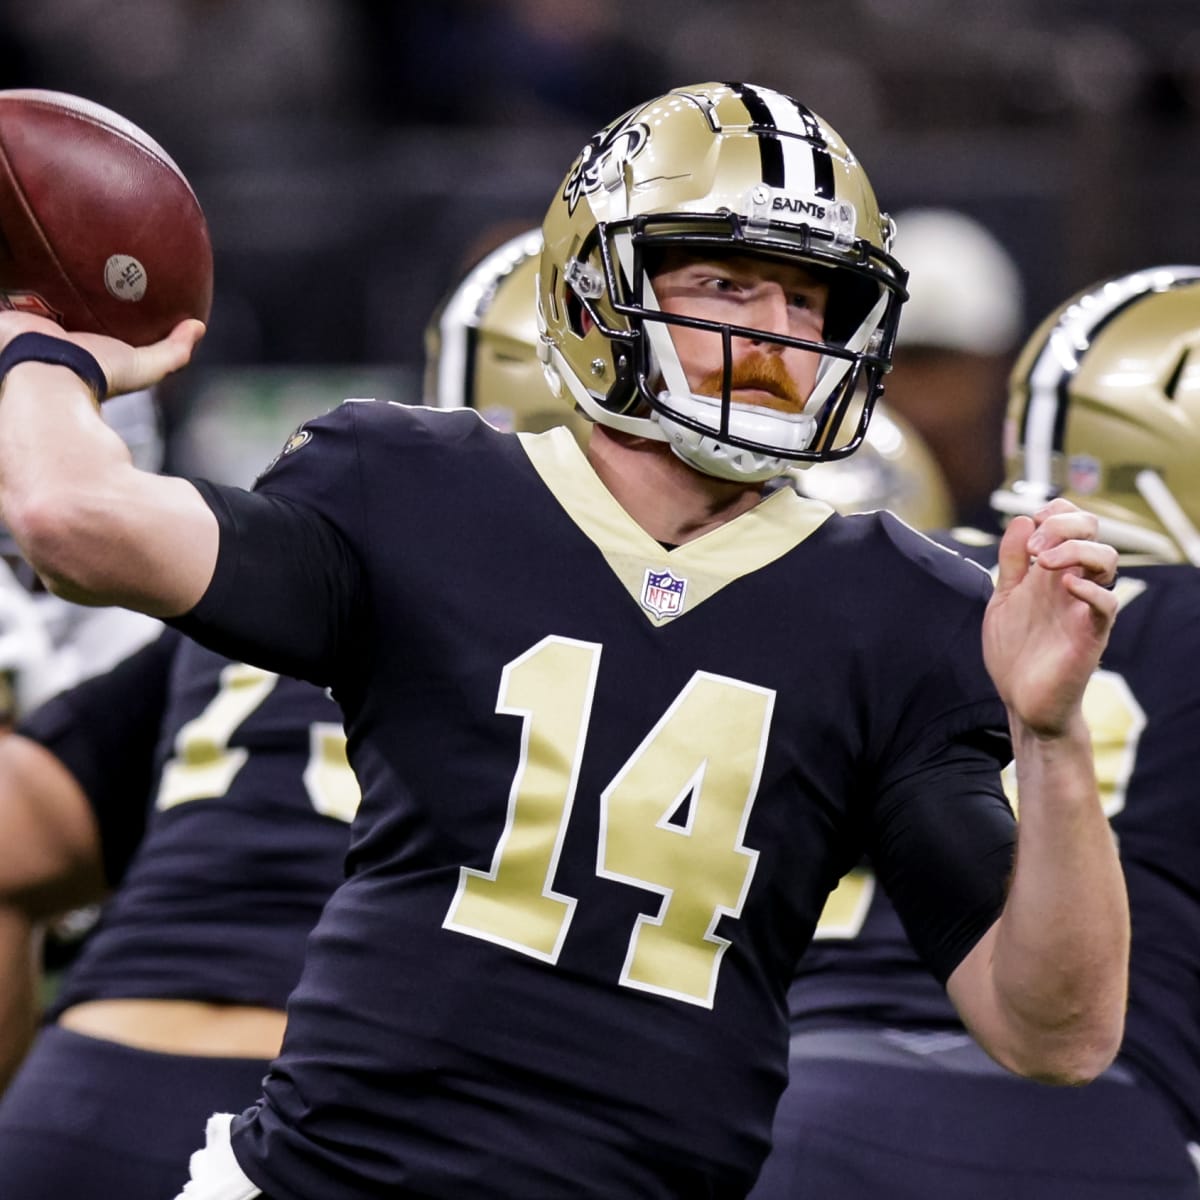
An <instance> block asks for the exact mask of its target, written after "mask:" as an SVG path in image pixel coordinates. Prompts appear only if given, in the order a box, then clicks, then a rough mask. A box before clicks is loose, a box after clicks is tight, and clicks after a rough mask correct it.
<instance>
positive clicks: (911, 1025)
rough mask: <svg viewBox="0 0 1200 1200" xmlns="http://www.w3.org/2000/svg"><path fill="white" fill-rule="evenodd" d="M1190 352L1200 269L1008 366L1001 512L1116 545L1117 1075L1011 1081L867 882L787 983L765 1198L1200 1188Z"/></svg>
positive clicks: (1065, 307) (988, 557)
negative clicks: (1127, 972) (1072, 512)
mask: <svg viewBox="0 0 1200 1200" xmlns="http://www.w3.org/2000/svg"><path fill="white" fill-rule="evenodd" d="M1198 354H1200V267H1163V268H1156V269H1148V270H1144V271H1138V272H1135V273H1133V274H1131V275H1126V276H1122V277H1118V278H1114V279H1107V280H1103V281H1101V282H1100V283H1098V284H1096V285H1094V286H1093V287H1090V288H1087V289H1086V290H1084V291H1083V292H1081V293H1079V294H1078V295H1076V296H1073V297H1072V298H1071V299H1070V300H1068V301H1067V302H1065V303H1064V304H1062V305H1061V306H1060V307H1059V308H1057V309H1056V310H1055V311H1054V313H1052V314H1051V315H1050V316H1049V317H1048V318H1047V319H1046V320H1045V321H1044V322H1043V323H1042V324H1041V326H1040V328H1039V329H1038V330H1037V331H1036V332H1035V333H1034V335H1033V337H1032V338H1031V340H1030V341H1029V343H1028V344H1027V346H1026V347H1025V349H1024V351H1023V353H1022V355H1021V357H1020V359H1019V361H1018V363H1017V365H1016V369H1015V371H1014V373H1013V376H1012V387H1011V399H1010V405H1009V414H1008V422H1009V446H1010V452H1009V455H1008V474H1007V480H1006V482H1005V486H1004V488H1003V490H1001V491H999V492H997V493H996V495H995V496H994V497H993V505H994V507H995V510H996V513H997V516H998V518H1002V519H1007V518H1009V517H1012V516H1013V515H1014V514H1021V513H1027V512H1029V511H1031V510H1033V509H1036V508H1037V507H1038V506H1039V505H1041V504H1042V503H1044V502H1045V501H1046V499H1047V498H1048V497H1049V496H1051V495H1053V494H1059V495H1065V496H1067V497H1068V498H1070V499H1071V500H1073V501H1074V502H1075V503H1077V504H1079V505H1082V506H1085V507H1087V508H1089V509H1091V510H1092V511H1093V512H1095V513H1096V514H1097V515H1098V516H1099V518H1100V531H1101V534H1102V535H1103V536H1104V537H1105V538H1106V539H1107V540H1108V541H1110V542H1111V543H1112V544H1114V545H1115V546H1116V547H1118V548H1119V549H1120V550H1121V552H1122V556H1121V575H1120V578H1119V580H1118V581H1117V586H1116V590H1115V595H1116V598H1117V600H1118V603H1119V604H1120V616H1119V618H1118V620H1117V623H1116V627H1115V629H1114V631H1113V635H1112V638H1111V640H1110V642H1109V644H1108V648H1107V650H1106V651H1105V654H1104V658H1103V661H1102V664H1101V669H1100V670H1098V671H1097V672H1096V673H1095V675H1094V676H1093V678H1092V680H1091V682H1090V684H1089V685H1088V689H1087V691H1086V693H1085V695H1084V713H1085V715H1086V717H1087V719H1088V723H1089V725H1090V726H1091V733H1092V740H1093V745H1094V748H1095V754H1096V763H1097V772H1098V776H1099V782H1100V795H1101V799H1102V801H1103V805H1104V811H1105V813H1106V814H1107V815H1108V817H1109V818H1110V820H1111V822H1112V828H1113V832H1114V833H1115V835H1116V838H1117V844H1118V846H1119V849H1120V855H1121V861H1122V864H1123V867H1124V871H1125V877H1126V880H1127V884H1128V890H1129V900H1130V908H1131V913H1132V918H1133V942H1132V954H1131V979H1130V995H1129V1013H1128V1017H1127V1022H1126V1034H1125V1040H1124V1042H1123V1043H1122V1047H1121V1052H1120V1054H1119V1056H1118V1058H1117V1061H1116V1064H1115V1065H1114V1066H1113V1067H1112V1068H1111V1069H1110V1070H1109V1071H1107V1072H1106V1073H1105V1074H1104V1075H1103V1076H1101V1078H1100V1079H1099V1080H1097V1081H1096V1082H1095V1083H1093V1084H1091V1085H1090V1086H1089V1087H1087V1088H1084V1089H1082V1090H1079V1091H1075V1090H1062V1089H1048V1088H1039V1087H1036V1086H1034V1085H1031V1084H1028V1083H1026V1082H1025V1081H1023V1080H1019V1079H1014V1078H1013V1077H1012V1076H1010V1075H1008V1074H1006V1073H1005V1072H1003V1071H1002V1070H1000V1069H999V1068H998V1067H997V1066H996V1065H995V1064H994V1063H993V1062H992V1061H991V1060H990V1059H988V1058H987V1057H986V1056H985V1055H984V1054H983V1053H982V1052H981V1051H980V1050H979V1049H978V1047H976V1046H975V1044H974V1043H973V1042H972V1041H971V1040H970V1039H969V1037H968V1036H967V1034H966V1031H965V1030H964V1029H963V1026H962V1024H961V1022H960V1021H959V1019H958V1015H957V1014H956V1013H955V1011H954V1009H953V1008H952V1007H951V1006H950V1005H949V1004H948V1003H947V1000H946V997H945V994H944V993H943V992H942V991H941V989H940V988H938V987H937V986H936V985H935V984H933V983H932V981H931V980H930V978H929V973H928V971H926V970H925V969H924V967H923V966H922V964H921V962H920V960H919V958H918V957H917V955H916V953H915V952H914V951H913V949H912V946H911V944H910V943H909V941H908V938H907V937H906V936H905V934H904V930H903V927H902V926H901V924H900V921H899V919H898V917H897V914H896V910H895V908H894V907H893V906H892V905H891V904H890V903H889V902H888V900H887V899H886V897H885V896H884V894H883V891H882V889H880V888H878V887H877V886H876V883H875V880H874V879H873V878H872V876H871V875H870V874H868V873H866V872H861V871H856V872H854V873H853V874H852V875H850V876H847V878H846V879H845V880H844V881H843V884H842V887H841V888H840V889H839V892H838V893H837V894H835V897H834V899H833V900H832V901H831V903H830V905H829V907H828V908H827V910H826V913H825V916H824V917H823V919H822V923H821V927H819V930H818V935H817V940H816V941H815V942H814V944H813V946H812V948H811V950H810V951H809V953H808V954H807V955H806V956H805V958H804V961H803V963H802V964H801V970H800V974H799V977H798V978H797V980H796V982H795V983H794V985H793V987H792V989H791V993H790V996H789V1007H790V1010H791V1022H792V1030H793V1041H792V1054H791V1082H790V1084H789V1086H788V1089H787V1091H786V1092H785V1093H784V1096H783V1099H782V1101H781V1103H780V1107H779V1110H778V1112H777V1115H776V1124H775V1148H774V1150H773V1152H772V1154H771V1156H770V1158H769V1159H768V1160H767V1165H766V1166H765V1168H764V1170H763V1173H762V1176H761V1178H760V1180H759V1183H758V1186H757V1187H756V1189H755V1191H754V1193H753V1195H754V1197H755V1200H793V1198H799V1197H803V1196H811V1195H818V1196H837V1197H839V1200H868V1198H869V1200H875V1198H876V1197H879V1196H888V1197H893V1198H895V1200H917V1198H918V1197H919V1198H920V1200H925V1198H926V1197H929V1196H941V1195H949V1196H971V1197H973V1198H975V1197H978V1198H980V1200H1002V1198H1005V1197H1010V1196H1020V1197H1022V1200H1060V1198H1061V1197H1065V1196H1069V1197H1071V1200H1148V1198H1149V1197H1154V1198H1155V1200H1184V1198H1185V1197H1193V1198H1194V1197H1195V1196H1196V1195H1198V1194H1200V1182H1198V1180H1197V1165H1194V1164H1193V1163H1192V1162H1191V1161H1190V1159H1189V1154H1188V1144H1189V1143H1192V1144H1193V1153H1194V1154H1196V1156H1197V1159H1198V1162H1200V1151H1197V1150H1196V1149H1195V1143H1200V987H1198V981H1200V895H1198V893H1197V890H1196V886H1195V881H1196V878H1197V869H1198V866H1200V816H1198V815H1197V807H1196V804H1195V803H1194V799H1193V796H1192V790H1193V786H1194V782H1193V781H1194V780H1195V778H1196V776H1197V774H1198V773H1200V742H1198V741H1197V738H1196V730H1197V728H1200V692H1198V691H1197V688H1196V666H1195V665H1194V664H1198V663H1200V628H1198V627H1197V622H1196V613H1197V611H1200V571H1197V569H1196V568H1197V567H1200V533H1198V532H1197V529H1196V525H1197V523H1198V522H1200V359H1198V357H1197V356H1198ZM948 544H950V545H952V546H954V547H955V548H956V549H958V550H959V551H960V552H961V553H963V554H964V555H966V556H968V557H970V558H972V559H974V560H975V561H977V562H980V563H981V564H983V565H984V566H986V567H989V568H994V567H995V565H996V556H997V542H996V539H995V538H993V537H990V536H988V535H986V534H980V533H978V532H976V531H973V530H955V531H954V533H953V534H952V535H951V537H950V540H949V543H948ZM1022 815H1024V814H1022Z"/></svg>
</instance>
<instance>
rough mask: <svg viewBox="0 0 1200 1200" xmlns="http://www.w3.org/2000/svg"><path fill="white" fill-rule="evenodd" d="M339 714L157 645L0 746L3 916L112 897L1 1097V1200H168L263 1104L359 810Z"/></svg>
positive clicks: (181, 642) (193, 649)
mask: <svg viewBox="0 0 1200 1200" xmlns="http://www.w3.org/2000/svg"><path fill="white" fill-rule="evenodd" d="M340 716H341V714H340V713H339V712H338V710H337V707H336V705H334V703H333V702H332V701H331V700H330V699H329V698H328V697H327V696H325V694H324V693H323V692H322V691H321V690H320V689H319V688H315V687H313V686H312V685H311V684H306V683H298V682H297V681H295V680H290V679H284V678H280V677H278V676H276V675H274V674H272V673H270V672H268V671H263V670H261V669H259V668H257V667H250V666H247V665H245V664H243V663H234V662H231V661H229V660H228V659H225V658H223V657H221V656H220V655H218V654H214V653H213V652H212V651H209V650H204V649H201V648H200V647H199V646H197V645H195V644H194V643H191V642H188V641H187V640H185V639H181V638H180V636H179V635H178V634H177V633H176V632H174V631H169V632H168V633H166V634H164V635H163V636H162V637H161V638H160V639H159V640H158V641H157V642H155V643H153V644H152V645H151V646H149V647H147V648H146V649H144V650H142V651H140V652H138V653H137V654H135V655H134V656H133V657H131V658H130V659H128V660H127V661H125V662H124V663H122V664H120V665H119V666H118V667H116V668H115V669H114V670H113V671H112V672H110V673H109V674H107V675H101V676H97V677H96V678H94V679H92V680H89V681H87V682H86V683H83V684H80V685H79V686H77V687H76V688H73V689H71V690H70V691H67V692H65V693H63V694H62V695H61V696H59V697H57V698H56V699H54V700H52V701H50V702H49V703H48V704H47V705H45V706H44V707H42V708H41V709H39V710H37V711H36V712H35V713H33V714H32V715H31V716H30V717H28V718H27V719H26V720H25V721H24V722H23V723H22V725H21V726H20V727H19V731H18V733H16V734H13V735H11V736H10V737H8V738H5V739H3V740H0V785H2V786H0V795H2V800H0V830H2V831H3V835H4V836H3V838H2V839H0V845H2V846H3V851H2V853H0V895H2V896H3V898H4V900H5V902H6V904H5V911H6V912H7V911H12V910H14V909H17V908H19V909H20V910H21V911H24V912H25V913H26V914H27V915H30V916H36V915H44V916H51V915H53V914H54V913H55V912H57V911H60V910H61V909H62V908H64V907H67V906H69V905H72V904H75V903H79V902H81V901H96V900H98V899H100V898H101V897H102V896H103V894H104V892H105V891H106V890H108V889H109V888H114V887H115V888H116V891H115V892H114V894H113V896H112V897H111V899H110V900H109V901H108V903H107V905H106V907H105V910H104V915H103V917H102V919H101V922H100V925H99V927H98V928H97V930H96V931H95V932H94V933H93V934H92V935H91V937H90V939H89V940H88V942H87V944H86V945H85V947H84V949H83V951H82V954H81V956H80V957H79V959H78V960H77V961H76V962H75V963H74V964H73V966H72V968H71V970H70V971H69V972H68V974H67V976H66V979H65V981H64V982H63V985H62V987H61V990H60V992H59V994H58V996H57V997H56V999H55V1002H54V1005H53V1008H52V1009H51V1011H50V1012H49V1013H48V1014H47V1024H46V1026H45V1027H44V1028H43V1030H42V1031H41V1033H40V1034H39V1036H38V1039H37V1041H36V1042H35V1044H34V1047H33V1049H32V1051H31V1052H30V1054H29V1057H28V1058H27V1059H26V1061H25V1064H24V1066H23V1067H22V1070H21V1071H20V1073H19V1074H18V1075H17V1077H16V1079H15V1080H14V1082H13V1084H12V1085H11V1087H10V1088H9V1089H8V1090H7V1091H6V1092H5V1094H4V1097H3V1099H0V1195H4V1196H14V1197H17V1196H19V1197H21V1198H22V1200H58V1198H59V1197H64V1196H70V1197H72V1198H73V1200H111V1198H112V1197H114V1196H168V1195H170V1194H171V1193H172V1191H173V1190H177V1189H178V1188H179V1187H180V1186H181V1185H182V1183H183V1181H184V1180H185V1179H186V1176H187V1171H186V1162H187V1156H188V1153H189V1151H190V1150H191V1149H193V1148H194V1146H195V1143H196V1140H197V1138H198V1136H200V1131H202V1130H203V1128H204V1122H205V1120H206V1119H207V1117H208V1116H209V1114H210V1113H211V1112H212V1111H213V1109H214V1106H216V1107H223V1106H228V1105H230V1104H239V1103H248V1102H249V1101H250V1100H253V1098H254V1097H255V1096H257V1095H258V1091H259V1086H260V1083H261V1080H262V1077H263V1076H264V1075H265V1074H266V1071H267V1068H268V1066H269V1064H270V1060H271V1059H272V1058H273V1057H274V1056H275V1055H276V1054H277V1053H278V1050H279V1045H280V1042H281V1040H282V1036H283V1028H284V1023H285V1018H284V1007H285V1005H286V1003H287V996H288V993H289V992H290V991H291V989H292V987H293V985H294V984H295V982H296V979H297V978H298V977H299V974H300V965H301V962H302V959H303V950H304V941H305V938H306V937H307V935H308V932H309V930H310V929H311V928H312V926H313V924H315V922H316V919H317V916H318V915H319V913H320V911H321V907H322V905H323V904H324V902H325V900H326V899H327V898H328V895H329V893H330V892H331V891H332V890H333V888H334V887H335V886H336V884H337V882H338V881H339V879H340V878H341V875H342V861H343V859H344V857H345V853H346V846H347V843H348V841H349V837H348V831H349V822H350V819H351V817H352V816H353V813H354V809H355V808H356V807H357V803H358V785H357V782H356V781H355V778H354V775H353V772H352V771H351V770H350V768H349V764H348V763H347V762H346V758H345V737H344V735H343V733H342V729H341V724H340ZM147 798H149V804H147ZM6 1032H7V1031H6Z"/></svg>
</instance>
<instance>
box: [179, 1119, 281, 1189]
mask: <svg viewBox="0 0 1200 1200" xmlns="http://www.w3.org/2000/svg"><path fill="white" fill-rule="evenodd" d="M232 1120H233V1113H214V1114H213V1115H212V1116H211V1117H209V1118H208V1126H207V1128H206V1129H205V1131H204V1133H205V1144H204V1149H203V1150H197V1151H196V1152H195V1154H193V1155H192V1157H191V1159H190V1161H189V1163H188V1165H189V1167H190V1168H191V1178H190V1179H189V1180H188V1182H187V1183H185V1184H184V1185H183V1191H182V1192H180V1193H179V1195H178V1196H176V1197H175V1200H254V1197H255V1196H261V1195H262V1191H261V1190H260V1189H259V1188H257V1187H255V1186H254V1184H253V1183H251V1182H250V1180H249V1179H247V1178H246V1175H245V1172H244V1171H243V1170H242V1168H241V1167H239V1166H238V1161H237V1159H236V1158H234V1156H233V1149H232V1147H231V1146H230V1145H229V1123H230V1122H231V1121H232Z"/></svg>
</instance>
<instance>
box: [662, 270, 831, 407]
mask: <svg viewBox="0 0 1200 1200" xmlns="http://www.w3.org/2000/svg"><path fill="white" fill-rule="evenodd" d="M653 283H654V291H655V293H656V295H657V297H658V301H659V304H660V305H661V307H662V309H663V311H664V312H668V313H676V314H678V315H680V316H688V317H697V318H701V319H703V320H706V321H714V322H720V323H722V324H729V325H741V326H745V327H748V328H752V329H761V330H762V331H763V332H764V333H768V334H783V335H785V336H788V337H794V338H806V339H809V340H812V341H819V340H820V339H821V336H822V330H823V327H824V322H825V306H826V302H827V300H828V297H829V288H828V286H827V285H826V284H825V283H824V282H822V281H821V280H819V279H818V278H817V277H816V276H815V275H814V274H812V273H811V272H810V271H808V270H806V269H805V268H804V267H801V266H798V265H793V264H791V263H783V262H773V261H770V260H765V259H756V258H754V257H752V256H750V255H729V256H725V255H721V256H714V257H711V258H698V257H693V256H684V255H682V254H677V253H672V254H671V255H670V256H669V257H668V258H667V260H666V261H665V262H664V263H663V265H662V267H661V269H660V270H659V271H657V272H656V273H655V275H654V276H653ZM671 337H672V340H673V341H674V343H675V349H676V351H677V352H678V354H679V360H680V363H681V364H682V366H683V370H684V373H685V374H686V376H687V380H688V384H689V386H690V387H691V389H692V390H693V391H694V392H697V393H698V394H700V395H706V396H720V395H721V387H722V376H723V373H724V359H723V356H722V350H721V337H720V334H718V333H715V332H713V331H711V330H705V329H689V328H686V327H684V326H672V327H671ZM732 352H733V378H732V380H731V388H732V399H733V400H734V401H735V402H737V403H742V404H753V405H757V406H759V407H762V408H774V409H778V410H780V411H782V412H798V411H799V410H800V409H802V408H803V407H804V402H805V400H807V398H808V395H809V393H810V392H811V391H812V389H813V385H814V383H815V382H816V373H817V366H818V363H819V361H820V359H819V355H817V354H816V353H815V352H813V351H810V350H802V349H799V348H797V347H794V346H782V345H780V344H779V343H778V342H771V341H766V340H758V339H751V338H734V339H733V343H732Z"/></svg>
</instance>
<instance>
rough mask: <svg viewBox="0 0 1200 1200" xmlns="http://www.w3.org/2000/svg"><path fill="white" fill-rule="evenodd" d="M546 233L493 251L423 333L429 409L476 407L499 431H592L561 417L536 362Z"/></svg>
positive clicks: (569, 415) (580, 434)
mask: <svg viewBox="0 0 1200 1200" xmlns="http://www.w3.org/2000/svg"><path fill="white" fill-rule="evenodd" d="M541 251H542V231H541V230H540V229H531V230H529V231H527V232H526V233H522V234H519V235H518V236H517V237H514V238H511V239H510V240H509V241H507V242H505V243H504V244H503V245H502V246H499V247H498V248H497V249H495V250H493V251H492V252H491V253H490V254H488V255H487V256H486V257H485V258H484V259H482V260H481V261H480V262H479V263H478V264H477V265H476V266H475V267H473V268H472V269H471V271H469V272H468V274H467V275H466V277H465V278H464V279H463V280H462V282H461V283H460V284H459V285H458V286H457V287H456V288H455V289H454V290H453V291H452V292H451V293H450V294H449V295H448V296H447V297H446V298H445V299H443V300H442V302H441V303H440V304H439V305H438V308H437V310H436V311H435V313H434V315H433V317H432V318H431V319H430V321H429V324H428V325H427V326H426V329H425V386H424V398H425V403H426V404H429V405H431V406H432V407H434V408H474V409H476V410H477V411H478V412H479V415H480V416H481V417H483V419H484V420H485V421H487V422H488V423H489V424H491V425H494V426H496V428H498V429H504V430H516V431H518V432H529V433H541V432H542V431H543V430H545V429H549V428H551V427H552V426H554V425H564V424H565V425H568V426H569V427H570V429H571V432H572V433H574V434H575V436H576V438H577V439H580V440H582V439H583V438H584V436H585V434H586V431H587V429H588V428H589V425H588V423H587V421H585V420H584V419H583V418H582V417H581V416H579V415H578V414H577V413H574V412H564V411H563V406H562V403H561V402H560V401H559V400H558V399H557V398H556V397H555V395H554V393H553V392H552V391H551V390H550V387H549V385H548V383H547V381H546V375H545V371H544V370H543V368H542V364H541V362H539V360H538V355H537V344H538V325H537V270H538V259H539V257H540V255H541Z"/></svg>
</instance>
